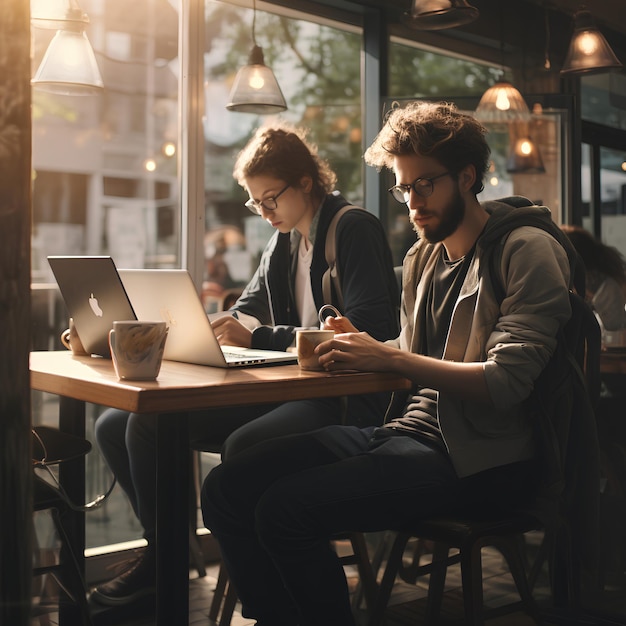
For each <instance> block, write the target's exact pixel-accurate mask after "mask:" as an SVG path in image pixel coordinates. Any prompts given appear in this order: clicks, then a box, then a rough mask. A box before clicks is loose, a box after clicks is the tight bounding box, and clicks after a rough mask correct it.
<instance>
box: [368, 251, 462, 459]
mask: <svg viewBox="0 0 626 626" xmlns="http://www.w3.org/2000/svg"><path fill="white" fill-rule="evenodd" d="M473 256H474V248H472V250H470V252H468V254H466V255H465V256H464V257H461V258H460V259H457V260H455V261H450V260H448V257H447V254H446V249H445V248H444V247H443V246H442V247H441V254H440V255H439V258H438V259H437V264H436V266H435V271H434V274H433V280H432V282H431V283H430V286H429V289H428V293H427V294H426V313H427V318H426V323H425V324H424V338H423V339H424V342H423V345H424V354H426V355H427V356H431V357H433V358H436V359H441V358H442V356H443V353H444V349H445V343H446V339H447V336H448V330H449V328H450V320H451V318H452V312H453V310H454V305H455V303H456V301H457V299H458V297H459V293H460V291H461V286H462V285H463V281H464V280H465V276H466V274H467V270H468V267H469V264H470V262H471V260H472V257H473ZM383 428H391V429H393V430H394V431H396V432H397V433H398V434H403V435H409V436H411V437H415V438H416V439H420V440H422V441H424V442H426V443H429V444H431V445H432V444H434V445H436V446H438V447H440V448H442V449H443V450H445V444H444V442H443V437H442V435H441V429H440V428H439V421H438V420H437V391H435V390H434V389H429V388H427V387H420V386H416V388H415V390H414V391H413V392H412V393H411V394H410V395H409V398H408V400H407V403H406V405H405V407H404V410H403V412H402V415H401V416H398V417H395V418H392V419H391V420H389V421H387V423H386V424H385V425H384V427H383ZM388 434H389V433H388V432H385V431H382V432H380V433H379V435H380V436H385V435H388ZM374 436H376V433H375V435H374Z"/></svg>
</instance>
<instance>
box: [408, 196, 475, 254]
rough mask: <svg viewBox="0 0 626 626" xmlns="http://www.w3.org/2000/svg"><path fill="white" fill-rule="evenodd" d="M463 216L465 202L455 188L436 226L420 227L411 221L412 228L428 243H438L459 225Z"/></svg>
mask: <svg viewBox="0 0 626 626" xmlns="http://www.w3.org/2000/svg"><path fill="white" fill-rule="evenodd" d="M464 217H465V202H464V201H463V198H462V197H461V194H460V192H459V190H458V188H457V189H456V193H455V196H454V198H452V200H451V201H450V203H449V204H448V206H447V207H445V209H444V210H443V211H442V212H441V215H440V218H439V223H438V225H437V226H434V227H430V226H428V225H426V226H425V227H420V226H418V225H417V224H415V223H414V222H412V225H413V230H414V231H415V232H416V233H417V234H418V236H419V237H420V239H425V240H426V241H428V243H438V242H439V241H443V240H444V239H447V238H448V237H449V236H450V235H451V234H452V233H453V232H454V231H455V230H456V229H457V228H458V227H459V224H460V223H461V222H462V221H463V218H464Z"/></svg>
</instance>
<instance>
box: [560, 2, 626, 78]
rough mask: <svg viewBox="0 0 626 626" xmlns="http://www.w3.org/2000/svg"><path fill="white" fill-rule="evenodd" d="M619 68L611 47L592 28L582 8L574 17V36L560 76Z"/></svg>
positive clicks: (600, 34)
mask: <svg viewBox="0 0 626 626" xmlns="http://www.w3.org/2000/svg"><path fill="white" fill-rule="evenodd" d="M621 67H622V64H621V62H620V61H619V59H618V58H617V57H616V56H615V53H614V52H613V50H612V49H611V46H609V44H608V42H607V40H606V39H605V38H604V36H603V35H602V33H601V32H600V31H599V30H598V29H597V28H596V27H595V26H594V24H593V19H592V17H591V13H590V12H589V11H587V10H586V9H585V7H584V6H583V7H582V8H581V10H580V11H578V13H576V14H575V15H574V34H573V35H572V40H571V42H570V44H569V48H568V50H567V56H566V57H565V62H564V63H563V69H561V75H565V76H569V75H577V74H592V73H597V72H604V71H607V70H610V69H612V68H621Z"/></svg>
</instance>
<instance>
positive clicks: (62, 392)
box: [30, 351, 409, 626]
mask: <svg viewBox="0 0 626 626" xmlns="http://www.w3.org/2000/svg"><path fill="white" fill-rule="evenodd" d="M30 373H31V388H32V389H36V390H39V391H45V392H49V393H53V394H56V395H58V396H60V408H59V427H60V428H61V429H62V430H64V431H67V432H72V433H74V434H78V435H80V436H84V434H85V403H86V402H90V403H94V404H101V405H105V406H109V407H114V408H117V409H123V410H127V411H132V412H135V413H158V416H155V419H158V428H157V433H158V434H157V470H156V475H157V494H158V495H157V503H156V505H157V512H156V514H157V594H156V623H157V624H159V625H160V626H172V625H177V626H182V625H186V624H188V622H189V589H188V581H189V534H188V528H189V506H188V488H187V485H188V484H189V480H190V475H189V454H190V452H189V428H188V420H187V415H186V412H187V411H190V410H193V409H202V408H218V407H231V406H238V405H243V404H262V403H271V402H277V401H288V400H301V399H305V398H323V397H331V396H343V395H355V394H361V393H376V392H381V391H390V390H395V389H407V388H408V387H409V381H407V380H406V379H404V378H401V377H398V376H395V375H391V374H383V373H369V372H342V373H335V374H329V373H327V372H311V371H302V370H300V368H299V367H298V366H297V365H281V366H276V367H254V368H238V369H220V368H213V367H203V366H200V365H190V364H186V363H176V362H173V361H164V362H163V365H162V368H161V372H160V374H159V378H158V380H157V381H156V382H136V383H132V382H125V381H119V380H118V379H117V377H116V375H115V372H114V371H113V367H112V364H111V361H110V360H108V359H102V358H97V357H75V356H73V355H72V353H71V352H69V351H61V352H32V353H31V355H30ZM60 469H61V470H62V473H61V476H60V478H61V481H63V483H64V485H65V486H66V489H67V491H68V493H69V494H70V496H71V497H72V498H74V499H75V501H82V499H83V498H84V493H85V471H84V469H85V465H84V460H79V461H73V462H72V463H64V464H62V465H61V468H60ZM181 486H184V488H181ZM71 530H72V536H73V542H74V548H75V550H76V553H77V554H78V555H79V557H80V556H81V555H84V547H85V519H84V513H75V514H74V519H73V520H72V525H71ZM164 537H165V538H166V540H165V541H164V540H163V538H164Z"/></svg>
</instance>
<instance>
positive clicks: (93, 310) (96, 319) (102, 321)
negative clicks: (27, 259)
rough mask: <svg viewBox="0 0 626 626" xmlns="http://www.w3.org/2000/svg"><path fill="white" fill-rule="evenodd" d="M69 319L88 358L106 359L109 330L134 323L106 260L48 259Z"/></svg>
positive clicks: (109, 264) (64, 257)
mask: <svg viewBox="0 0 626 626" xmlns="http://www.w3.org/2000/svg"><path fill="white" fill-rule="evenodd" d="M48 263H49V264H50V268H51V269H52V272H53V274H54V277H55V278H56V281H57V283H58V285H59V289H60V291H61V295H62V296H63V300H64V302H65V307H66V309H67V312H68V315H69V317H72V318H73V319H74V325H75V326H76V330H77V331H78V336H79V337H80V341H81V343H82V344H83V346H84V347H85V350H86V351H87V352H89V353H90V354H98V355H100V356H103V357H107V358H110V357H111V353H110V350H109V330H111V328H113V322H114V321H115V320H134V319H137V317H136V316H135V311H134V310H133V306H132V304H131V303H130V300H129V299H128V296H127V294H126V291H125V289H124V285H123V284H122V281H121V280H120V277H119V275H118V273H117V269H116V268H115V263H113V259H112V258H111V257H109V256H49V257H48Z"/></svg>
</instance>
